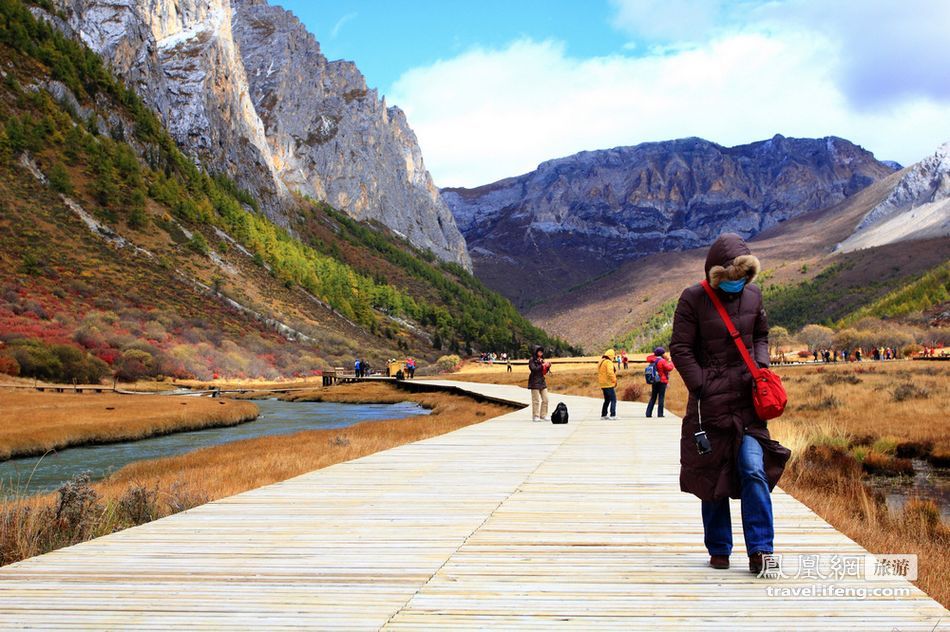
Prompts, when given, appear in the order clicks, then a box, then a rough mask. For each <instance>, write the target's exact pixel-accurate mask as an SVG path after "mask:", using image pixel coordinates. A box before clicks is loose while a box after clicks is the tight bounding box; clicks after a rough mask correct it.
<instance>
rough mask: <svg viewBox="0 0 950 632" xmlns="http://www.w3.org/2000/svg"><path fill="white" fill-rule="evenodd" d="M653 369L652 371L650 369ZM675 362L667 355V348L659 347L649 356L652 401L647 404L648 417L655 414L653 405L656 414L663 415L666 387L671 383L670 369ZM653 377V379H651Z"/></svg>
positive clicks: (648, 371) (649, 381) (648, 373)
mask: <svg viewBox="0 0 950 632" xmlns="http://www.w3.org/2000/svg"><path fill="white" fill-rule="evenodd" d="M651 368H652V369H653V371H652V372H651V371H650V369H651ZM672 370H673V363H672V362H670V360H669V358H667V357H666V349H664V348H663V347H657V348H656V349H654V350H653V353H652V354H651V355H649V356H647V373H646V376H647V384H649V385H650V389H651V390H650V402H649V403H648V404H647V417H652V416H653V406H654V405H655V406H656V407H657V408H656V416H657V417H662V416H663V401H664V400H665V399H666V387H667V386H669V383H670V371H672ZM651 378H652V379H651Z"/></svg>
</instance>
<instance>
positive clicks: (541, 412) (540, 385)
mask: <svg viewBox="0 0 950 632" xmlns="http://www.w3.org/2000/svg"><path fill="white" fill-rule="evenodd" d="M550 368H551V363H550V362H545V361H544V347H541V346H537V347H535V348H534V352H533V353H532V354H531V359H530V360H528V372H529V373H528V388H529V389H530V390H531V421H544V420H545V418H547V416H548V384H547V380H545V379H544V376H545V375H546V374H547V372H548V370H549V369H550Z"/></svg>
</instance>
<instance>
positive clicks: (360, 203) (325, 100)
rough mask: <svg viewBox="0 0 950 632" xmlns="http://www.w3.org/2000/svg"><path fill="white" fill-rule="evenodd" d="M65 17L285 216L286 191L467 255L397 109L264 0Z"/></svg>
mask: <svg viewBox="0 0 950 632" xmlns="http://www.w3.org/2000/svg"><path fill="white" fill-rule="evenodd" d="M58 4H59V8H61V9H62V10H63V11H64V13H65V14H66V15H67V18H68V24H69V29H71V30H72V31H73V32H75V33H76V34H78V35H79V37H81V39H82V40H83V41H84V42H85V43H86V44H87V45H89V46H90V47H91V48H92V49H93V50H95V51H96V52H98V53H100V54H101V55H103V57H105V58H106V59H107V60H109V61H110V63H111V64H112V67H113V69H114V70H115V71H116V73H117V74H119V75H120V76H121V77H122V78H123V79H125V81H127V82H128V83H129V84H130V85H131V86H132V87H134V88H135V89H136V90H137V91H138V92H139V94H141V95H142V96H143V98H144V99H145V100H146V102H147V103H148V104H149V105H150V106H152V107H153V108H154V109H155V110H156V111H157V112H158V113H159V114H160V116H161V118H162V119H163V121H164V122H165V124H166V126H167V127H168V129H169V131H170V132H171V133H172V135H173V136H174V138H175V139H176V140H177V141H178V142H179V143H180V144H181V145H182V147H184V148H185V149H186V150H188V151H189V152H190V153H191V154H192V155H194V156H195V157H197V158H200V159H201V160H202V161H204V162H205V163H206V164H209V165H211V166H212V167H213V168H214V169H217V170H220V171H223V172H225V173H227V174H229V175H230V176H232V177H233V178H235V179H236V180H237V181H238V183H239V184H240V185H241V186H243V187H245V188H247V189H250V190H251V191H253V192H254V193H255V194H256V195H257V196H258V197H259V198H260V199H261V201H262V203H263V206H264V208H265V210H266V211H267V212H268V214H269V215H270V216H271V217H272V218H273V219H275V220H277V221H278V222H279V223H282V224H284V225H287V224H288V223H289V219H288V214H289V213H290V209H291V208H292V207H293V204H294V202H293V199H292V196H293V194H301V195H306V196H311V197H313V198H316V199H318V200H323V201H326V202H328V203H329V204H331V205H332V206H335V207H336V208H339V209H341V210H343V211H345V212H346V213H348V214H349V215H351V216H353V217H355V218H357V219H365V220H375V221H378V222H380V223H381V224H383V225H385V226H388V227H389V228H391V229H392V230H394V231H396V232H397V233H398V234H400V235H403V236H404V237H406V238H407V239H408V240H409V241H410V242H411V243H413V244H414V245H416V246H419V247H422V248H428V249H431V250H432V251H433V252H434V253H435V254H436V255H437V256H438V257H440V258H441V259H445V260H448V261H455V262H458V263H460V264H462V265H463V266H465V267H467V268H470V267H471V260H470V258H469V255H468V251H467V249H466V245H465V240H464V239H463V237H462V235H461V233H460V232H459V230H458V228H457V226H456V224H455V220H454V218H453V216H452V214H451V212H450V211H449V209H448V208H447V207H446V205H445V203H444V202H443V201H442V199H441V197H440V196H439V193H438V190H437V189H436V187H435V186H434V184H433V183H432V179H431V177H430V175H429V173H428V171H427V170H426V168H425V164H424V162H423V160H422V153H421V150H420V149H419V145H418V142H417V140H416V137H415V134H414V133H413V132H412V130H411V128H410V127H409V124H408V122H407V121H406V118H405V115H404V114H403V113H402V112H401V111H400V110H398V109H396V108H391V107H387V106H386V103H385V101H384V100H383V99H381V98H380V97H379V95H378V94H377V92H376V91H375V90H372V89H370V88H369V87H368V86H367V85H366V80H365V78H364V77H363V75H362V74H361V73H360V72H359V69H358V68H357V67H356V66H355V65H354V64H353V63H352V62H348V61H329V60H327V59H326V57H325V56H324V55H323V54H322V53H321V51H320V45H319V43H318V42H317V41H316V39H315V38H314V37H313V35H311V34H310V33H309V32H308V31H307V29H306V28H305V27H304V26H303V24H301V22H300V21H299V20H298V19H297V18H296V17H295V16H294V15H293V14H292V13H290V12H288V11H285V10H283V9H281V8H280V7H277V6H272V5H269V4H268V3H267V2H265V1H263V0H58Z"/></svg>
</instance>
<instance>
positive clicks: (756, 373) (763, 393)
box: [703, 281, 788, 420]
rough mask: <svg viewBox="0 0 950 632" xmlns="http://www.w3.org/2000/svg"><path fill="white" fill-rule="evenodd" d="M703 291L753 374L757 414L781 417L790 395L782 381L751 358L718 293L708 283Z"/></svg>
mask: <svg viewBox="0 0 950 632" xmlns="http://www.w3.org/2000/svg"><path fill="white" fill-rule="evenodd" d="M703 289H704V290H706V294H707V295H709V300H711V301H712V303H713V305H714V306H715V307H716V311H717V312H719V317H720V318H722V322H724V323H725V324H726V329H728V330H729V335H730V336H732V341H733V342H734V343H736V348H737V349H739V355H741V356H742V359H743V360H745V364H746V366H747V367H749V371H750V372H751V373H752V404H753V405H754V406H755V414H756V415H758V416H759V418H760V419H763V420H768V419H775V418H776V417H779V416H780V415H781V414H782V413H783V412H785V405H786V404H787V403H788V395H787V394H786V393H785V387H784V386H782V379H781V378H780V377H779V376H778V375H777V374H775V373H773V372H772V371H769V370H768V369H760V368H759V367H758V366H756V364H755V362H753V361H752V358H751V357H750V356H749V350H748V349H746V348H745V343H744V342H742V336H741V335H740V334H739V331H738V330H737V329H736V328H735V325H733V324H732V319H731V318H729V314H727V313H726V308H725V307H723V306H722V301H720V300H719V297H718V296H716V292H715V291H714V290H713V289H712V287H711V286H710V285H709V282H708V281H703Z"/></svg>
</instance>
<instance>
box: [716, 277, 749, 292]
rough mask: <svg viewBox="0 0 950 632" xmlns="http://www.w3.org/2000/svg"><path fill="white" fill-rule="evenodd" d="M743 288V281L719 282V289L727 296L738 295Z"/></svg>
mask: <svg viewBox="0 0 950 632" xmlns="http://www.w3.org/2000/svg"><path fill="white" fill-rule="evenodd" d="M744 287H745V279H739V280H738V281H720V282H719V289H721V290H722V291H723V292H727V293H729V294H738V293H739V292H741V291H742V288H744Z"/></svg>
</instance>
